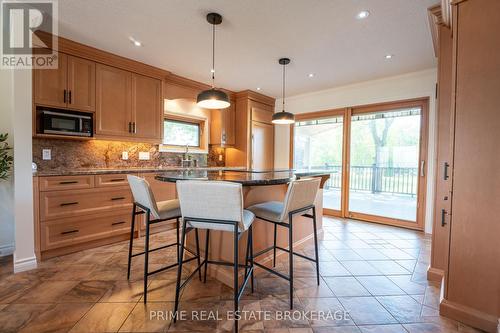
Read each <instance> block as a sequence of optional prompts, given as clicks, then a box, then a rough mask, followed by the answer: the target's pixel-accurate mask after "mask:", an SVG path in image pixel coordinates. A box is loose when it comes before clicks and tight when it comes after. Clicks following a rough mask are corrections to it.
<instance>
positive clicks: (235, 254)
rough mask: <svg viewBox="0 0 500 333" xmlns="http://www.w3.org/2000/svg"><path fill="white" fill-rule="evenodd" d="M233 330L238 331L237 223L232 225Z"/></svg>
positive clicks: (236, 332)
mask: <svg viewBox="0 0 500 333" xmlns="http://www.w3.org/2000/svg"><path fill="white" fill-rule="evenodd" d="M233 278H234V281H233V282H234V313H235V318H234V332H235V333H238V319H237V318H236V317H237V316H236V314H237V313H238V305H239V304H238V303H239V302H238V289H239V288H238V225H237V224H235V226H234V277H233Z"/></svg>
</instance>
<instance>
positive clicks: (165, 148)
mask: <svg viewBox="0 0 500 333" xmlns="http://www.w3.org/2000/svg"><path fill="white" fill-rule="evenodd" d="M158 151H159V152H160V153H178V154H184V153H185V152H186V147H178V148H177V147H172V146H167V145H163V144H160V145H159V147H158ZM188 154H208V149H203V148H192V147H190V148H189V152H188Z"/></svg>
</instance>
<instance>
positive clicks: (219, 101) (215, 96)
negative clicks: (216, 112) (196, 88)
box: [196, 88, 231, 109]
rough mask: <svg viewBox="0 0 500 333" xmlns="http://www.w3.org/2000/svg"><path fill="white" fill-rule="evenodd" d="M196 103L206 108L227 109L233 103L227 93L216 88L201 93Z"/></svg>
mask: <svg viewBox="0 0 500 333" xmlns="http://www.w3.org/2000/svg"><path fill="white" fill-rule="evenodd" d="M196 104H197V105H198V106H199V107H200V108H204V109H225V108H227V107H229V106H230V105H231V103H230V102H229V97H228V96H227V94H226V93H225V92H223V91H222V90H218V89H215V88H212V89H208V90H203V91H202V92H201V93H199V94H198V98H197V99H196Z"/></svg>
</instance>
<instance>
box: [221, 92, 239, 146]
mask: <svg viewBox="0 0 500 333" xmlns="http://www.w3.org/2000/svg"><path fill="white" fill-rule="evenodd" d="M223 112H224V118H223V119H224V132H223V137H222V138H223V139H225V144H226V145H230V146H232V145H234V144H235V141H236V139H235V134H234V118H235V112H236V105H235V103H234V101H231V106H230V107H228V108H227V109H225V110H224V111H223Z"/></svg>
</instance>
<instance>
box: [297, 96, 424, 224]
mask: <svg viewBox="0 0 500 333" xmlns="http://www.w3.org/2000/svg"><path fill="white" fill-rule="evenodd" d="M427 103H428V101H427V100H426V99H423V100H411V101H402V102H394V103H383V104H378V105H369V106H363V107H354V108H346V109H340V110H331V111H322V112H314V113H308V114H299V115H297V122H296V123H295V125H294V126H293V130H292V136H291V139H292V140H293V150H292V155H293V156H292V161H293V167H294V168H295V169H308V170H325V171H328V172H329V173H330V179H329V180H328V181H327V182H326V183H325V185H324V188H323V205H324V213H325V214H326V215H334V216H341V217H350V218H355V219H360V220H366V221H373V222H379V223H386V224H391V225H397V226H405V227H410V228H414V229H423V214H424V209H425V203H424V200H425V184H426V172H425V170H426V154H427ZM346 166H348V167H346Z"/></svg>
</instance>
